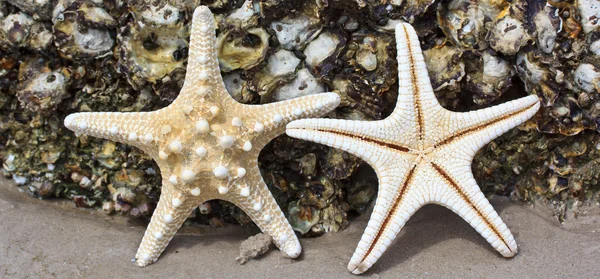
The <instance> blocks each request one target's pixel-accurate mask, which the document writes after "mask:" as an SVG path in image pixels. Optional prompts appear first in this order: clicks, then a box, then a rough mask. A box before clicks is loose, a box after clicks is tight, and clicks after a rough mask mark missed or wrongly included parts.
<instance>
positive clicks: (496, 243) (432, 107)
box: [287, 23, 540, 274]
mask: <svg viewBox="0 0 600 279" xmlns="http://www.w3.org/2000/svg"><path fill="white" fill-rule="evenodd" d="M396 44H397V51H398V53H397V55H398V56H397V59H398V61H399V63H398V83H399V88H400V89H399V95H398V101H397V104H396V107H395V109H394V111H393V113H392V114H391V115H390V116H389V117H387V118H386V119H384V120H380V121H350V120H338V119H303V120H297V121H293V122H291V123H290V124H288V126H287V134H288V135H289V136H291V137H295V138H299V139H304V140H309V141H314V142H317V143H322V144H325V145H329V146H331V147H335V148H339V149H342V150H344V151H346V152H349V153H351V154H353V155H356V156H358V157H360V158H362V159H363V160H365V161H366V162H367V163H368V164H369V165H371V166H372V167H373V168H374V169H375V172H376V174H377V176H378V180H379V192H378V194H377V201H376V203H375V207H374V209H373V213H372V215H371V219H370V220H369V223H368V225H367V228H366V229H365V231H364V234H363V235H362V238H361V240H360V242H359V244H358V247H357V248H356V250H355V252H354V255H353V256H352V259H351V260H350V263H349V264H348V269H349V270H350V271H351V272H352V273H355V274H360V273H363V272H365V271H366V270H367V269H369V268H370V267H371V266H372V265H373V264H374V263H375V262H376V261H377V260H378V259H379V258H380V257H381V255H382V254H383V252H385V250H386V249H387V248H388V247H389V246H390V244H391V243H392V241H393V240H394V239H395V238H396V236H397V235H398V233H399V232H400V229H402V227H403V226H404V224H405V223H406V221H407V220H408V218H410V216H412V214H414V213H415V211H417V209H419V208H420V207H422V206H423V205H425V204H428V203H434V204H439V205H442V206H445V207H447V208H449V209H451V210H452V211H454V212H455V213H457V214H458V215H460V216H461V217H462V218H463V219H465V220H466V221H467V222H468V223H469V224H470V225H471V226H473V228H475V229H476V230H477V231H478V232H479V233H480V234H481V235H482V236H483V237H484V238H485V239H486V240H487V241H488V242H489V243H490V244H491V245H492V246H493V247H494V248H495V249H496V250H498V252H500V254H502V255H503V256H505V257H512V256H514V255H515V254H516V253H517V244H516V242H515V239H514V238H513V236H512V234H511V233H510V231H509V229H508V228H507V227H506V225H505V224H504V222H503V221H502V220H501V219H500V217H499V216H498V214H497V213H496V211H494V209H493V208H492V206H491V205H490V203H489V201H488V200H487V199H486V198H485V197H484V195H483V193H482V192H481V190H480V189H479V186H478V185H477V182H476V181H475V179H474V178H473V174H472V172H471V162H472V160H473V157H474V156H475V154H476V153H477V151H478V150H479V149H480V148H481V147H483V146H484V145H485V144H487V143H488V142H489V141H491V140H492V139H494V138H496V137H498V136H499V135H501V134H503V133H505V132H506V131H508V130H509V129H511V128H513V127H515V126H517V125H519V124H521V123H523V122H525V121H526V120H527V119H529V118H530V117H532V116H533V115H534V114H535V113H536V112H537V110H538V109H539V106H540V105H539V101H538V98H537V97H536V96H528V97H524V98H521V99H517V100H514V101H511V102H507V103H504V104H501V105H498V106H494V107H491V108H486V109H481V110H477V111H471V112H465V113H458V112H452V111H449V110H446V109H444V108H443V107H442V106H441V105H440V104H439V103H438V101H437V99H436V97H435V94H434V92H433V89H432V88H431V84H430V80H429V76H428V73H427V67H426V65H425V62H424V59H423V55H422V53H421V49H420V45H419V38H418V37H417V34H416V33H415V31H414V29H413V28H412V26H410V25H409V24H405V23H402V24H398V25H397V26H396Z"/></svg>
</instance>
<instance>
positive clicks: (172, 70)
mask: <svg viewBox="0 0 600 279" xmlns="http://www.w3.org/2000/svg"><path fill="white" fill-rule="evenodd" d="M181 12H182V10H181V9H179V8H177V7H175V6H172V5H170V4H168V3H165V4H160V5H146V4H143V3H142V4H140V5H138V6H134V9H133V11H132V13H131V14H132V19H131V21H129V22H128V23H127V25H125V26H124V27H123V28H121V29H120V33H119V35H118V37H117V40H118V45H119V55H118V57H119V62H120V65H119V69H120V71H121V72H123V73H124V74H125V75H126V76H127V81H128V82H129V84H131V86H133V88H135V89H141V88H143V87H144V86H146V85H147V84H150V85H153V86H155V90H156V91H157V93H158V94H159V95H160V96H161V97H162V98H164V99H167V100H172V99H174V97H175V96H173V95H167V93H163V92H162V91H171V90H172V89H170V86H173V87H175V88H181V87H182V86H183V76H184V75H185V61H186V58H187V51H188V48H187V36H188V30H187V28H186V27H185V25H184V23H183V19H182V18H180V14H181ZM161 89H165V90H161Z"/></svg>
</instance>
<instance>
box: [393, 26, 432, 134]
mask: <svg viewBox="0 0 600 279" xmlns="http://www.w3.org/2000/svg"><path fill="white" fill-rule="evenodd" d="M396 48H397V52H398V53H397V60H398V86H399V90H398V92H399V93H398V94H399V95H398V102H397V103H396V107H395V109H394V111H393V112H392V114H391V115H390V117H392V118H394V119H396V120H397V121H398V122H400V123H410V124H409V125H408V126H409V127H410V129H409V130H408V131H406V132H407V133H412V134H417V135H419V137H423V136H424V135H425V133H426V132H427V131H428V130H432V129H434V127H425V126H426V125H427V124H428V123H431V122H429V121H425V120H426V119H429V118H432V117H436V115H437V114H439V113H440V112H442V111H444V108H443V107H442V106H441V105H440V104H439V102H438V101H437V99H436V97H435V94H434V92H433V89H432V87H431V83H430V81H429V74H428V72H427V65H426V64H425V60H424V58H423V54H422V52H421V47H420V43H419V37H418V36H417V33H416V32H415V30H414V29H413V27H412V26H411V25H410V24H408V23H400V24H398V25H396Z"/></svg>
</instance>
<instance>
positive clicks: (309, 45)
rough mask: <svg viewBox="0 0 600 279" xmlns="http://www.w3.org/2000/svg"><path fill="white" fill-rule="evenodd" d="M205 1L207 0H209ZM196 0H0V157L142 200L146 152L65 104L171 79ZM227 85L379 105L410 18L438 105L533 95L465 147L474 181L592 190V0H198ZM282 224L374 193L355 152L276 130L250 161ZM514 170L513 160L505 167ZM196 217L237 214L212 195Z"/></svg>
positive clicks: (566, 198) (45, 182) (54, 187)
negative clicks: (398, 37)
mask: <svg viewBox="0 0 600 279" xmlns="http://www.w3.org/2000/svg"><path fill="white" fill-rule="evenodd" d="M206 2H208V3H206ZM199 4H200V1H197V0H193V1H184V0H161V1H137V0H126V1H114V0H106V1H91V0H57V1H43V0H41V1H29V0H23V1H13V0H8V1H1V2H0V159H1V160H2V166H3V173H4V175H5V176H7V177H11V178H13V179H14V180H15V181H16V182H17V184H18V185H19V187H20V188H21V189H23V190H24V191H25V192H28V193H31V194H33V195H36V196H39V197H43V198H51V197H60V198H69V199H72V200H73V201H74V202H75V204H76V205H77V206H82V207H95V208H102V209H103V210H104V211H106V212H107V213H113V212H117V213H119V214H127V215H129V216H132V217H140V216H149V215H150V214H151V212H152V210H153V206H154V205H155V203H156V201H157V198H158V195H159V193H160V186H159V185H160V179H159V177H160V176H159V174H158V173H157V172H158V171H159V170H158V167H157V166H156V165H155V163H154V162H153V161H152V160H151V159H150V158H149V157H148V156H147V155H145V154H143V153H142V152H140V151H139V150H137V149H135V148H133V147H131V146H127V145H124V144H120V143H115V142H110V141H105V140H100V139H96V138H90V137H87V136H78V135H75V134H73V133H71V132H69V131H68V130H66V129H65V128H64V127H63V126H62V123H63V122H62V121H63V119H64V117H65V116H66V115H67V114H69V113H72V112H76V111H149V110H156V109H159V108H161V107H164V106H165V105H166V104H168V103H169V102H170V101H172V100H173V99H174V98H175V97H176V96H177V94H178V93H179V90H180V88H181V86H182V85H183V81H184V78H185V74H186V73H185V66H186V63H187V54H188V38H189V25H190V19H191V13H192V11H193V9H194V8H195V7H196V6H198V5H199ZM202 4H205V5H208V6H209V7H210V8H211V9H212V10H213V12H214V13H215V16H216V19H217V24H218V31H217V37H218V50H219V64H220V66H221V70H222V74H223V77H224V81H225V85H226V87H227V89H228V91H229V93H230V94H231V95H232V96H233V97H234V98H235V99H236V100H238V101H239V102H243V103H248V104H257V103H268V102H273V101H279V100H286V99H291V98H295V97H298V96H304V95H308V94H313V93H318V92H325V91H334V92H337V93H339V94H340V96H341V97H342V103H341V105H340V107H339V108H338V109H337V110H336V111H335V112H333V113H331V114H330V115H329V117H335V118H346V119H360V120H376V119H382V118H385V117H386V116H387V115H389V113H390V112H391V111H392V110H393V108H394V105H395V100H396V97H397V93H398V92H397V86H396V85H395V84H396V83H397V67H396V65H397V61H396V55H395V48H396V46H395V41H394V33H393V30H394V26H395V24H396V23H397V22H399V21H408V22H410V23H411V24H413V25H414V26H415V28H416V30H417V32H418V34H419V37H420V39H421V44H422V48H423V51H424V56H425V58H426V60H427V64H428V70H429V74H430V77H431V81H432V85H433V87H434V89H435V91H436V95H437V97H438V99H439V100H440V102H441V103H442V104H443V105H444V106H445V107H446V108H448V109H452V110H458V111H467V110H473V109H478V108H482V107H486V106H490V105H492V104H496V103H499V102H504V101H506V100H508V99H513V98H515V97H517V96H523V95H526V94H536V95H538V96H539V97H540V98H541V99H542V101H543V107H542V109H541V110H540V112H539V113H538V115H537V116H536V117H535V118H534V119H533V120H531V121H529V122H527V123H526V124H525V125H523V126H521V127H520V128H518V129H514V130H512V131H511V132H509V133H507V134H506V135H504V136H502V137H500V138H498V139H497V140H495V141H493V142H492V143H490V144H489V145H488V146H487V147H485V148H484V149H483V150H482V151H481V152H480V153H479V155H478V156H477V157H476V158H475V160H474V165H473V170H474V173H475V176H476V179H477V181H478V183H479V185H481V186H482V187H483V188H484V190H485V191H487V193H493V194H499V195H507V196H511V197H513V198H515V199H518V200H526V201H531V200H534V199H538V198H543V199H547V200H550V201H551V202H553V203H554V204H556V208H557V210H558V213H559V214H558V215H559V216H560V217H561V218H562V217H564V216H566V214H565V213H566V212H567V210H568V209H573V208H576V207H577V206H579V205H581V204H583V203H586V202H590V201H592V202H598V201H599V200H600V194H598V193H599V192H600V186H599V185H600V181H599V179H600V177H599V175H598V174H599V173H600V159H599V158H600V143H599V142H600V134H599V132H600V127H599V125H600V95H599V91H600V27H599V25H600V21H599V20H598V14H600V5H599V4H598V3H597V1H591V0H554V1H541V0H533V1H525V0H513V1H505V0H482V1H473V0H445V1H433V0H408V1H397V0H383V1H382V0H345V1H323V0H310V1H293V0H262V1H252V0H247V1H244V0H211V1H202ZM259 161H260V162H261V167H262V171H263V176H264V178H265V181H266V182H267V184H268V185H269V186H270V188H271V190H272V192H273V193H274V196H275V197H276V199H277V200H278V202H279V203H280V205H281V208H282V209H283V210H284V211H285V212H286V214H287V215H288V217H289V220H290V222H291V224H292V226H293V227H294V229H295V230H296V231H298V232H299V233H301V234H306V235H320V234H323V233H325V232H329V231H337V230H339V229H341V228H343V227H344V226H346V225H347V223H348V214H352V213H353V212H358V213H363V212H365V211H366V210H367V209H368V206H369V204H370V202H371V201H372V200H373V199H374V197H375V195H376V192H377V185H376V184H377V179H376V176H375V174H374V173H373V171H372V170H371V169H370V168H369V167H368V166H367V165H365V164H364V163H363V162H362V161H361V160H360V159H358V158H356V157H353V156H351V155H349V154H347V153H345V152H342V151H339V150H336V149H330V148H327V147H325V146H321V145H316V144H312V143H308V142H303V141H299V140H294V139H291V138H288V137H286V136H282V137H279V138H278V139H276V140H274V141H273V142H271V144H269V145H268V146H267V147H266V148H265V150H264V151H263V152H262V154H261V157H260V159H259ZM515 174H518V175H515ZM194 216H195V217H194V220H196V221H199V222H203V223H209V224H211V225H214V226H219V225H222V224H223V223H224V222H231V221H237V222H240V223H243V224H248V223H251V222H250V221H249V218H248V217H247V216H245V215H244V213H243V212H242V211H241V210H239V209H237V208H235V207H234V206H232V205H230V204H228V203H225V202H221V201H211V202H207V203H205V204H203V205H202V206H200V207H199V209H198V210H197V211H196V212H195V214H194Z"/></svg>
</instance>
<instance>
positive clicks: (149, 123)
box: [64, 112, 158, 153]
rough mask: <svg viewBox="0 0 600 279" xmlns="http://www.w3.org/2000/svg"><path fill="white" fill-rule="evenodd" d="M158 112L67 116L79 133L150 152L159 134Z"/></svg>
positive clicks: (89, 113)
mask: <svg viewBox="0 0 600 279" xmlns="http://www.w3.org/2000/svg"><path fill="white" fill-rule="evenodd" d="M157 113H158V112H80V113H73V114H70V115H68V116H67V117H66V118H65V122H64V123H65V127H67V128H68V129H69V130H72V131H74V132H76V133H79V134H86V135H90V136H94V137H98V138H103V139H109V140H112V141H117V142H122V143H126V144H130V145H133V146H136V147H139V148H142V149H143V150H145V151H148V152H149V153H151V152H150V147H151V146H153V144H154V140H155V139H156V138H157V132H156V131H155V127H156V125H155V121H154V119H156V117H155V116H156V115H157Z"/></svg>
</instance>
